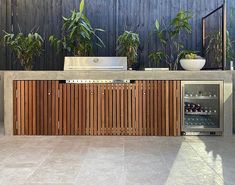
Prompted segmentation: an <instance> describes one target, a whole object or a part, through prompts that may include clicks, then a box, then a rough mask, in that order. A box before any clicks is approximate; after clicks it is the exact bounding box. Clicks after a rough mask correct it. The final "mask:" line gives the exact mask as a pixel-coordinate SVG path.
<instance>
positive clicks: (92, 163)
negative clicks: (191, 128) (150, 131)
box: [0, 136, 235, 185]
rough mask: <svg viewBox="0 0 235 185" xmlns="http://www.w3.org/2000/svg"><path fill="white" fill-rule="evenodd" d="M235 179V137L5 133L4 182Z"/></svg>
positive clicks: (129, 183)
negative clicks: (57, 135) (86, 135)
mask: <svg viewBox="0 0 235 185" xmlns="http://www.w3.org/2000/svg"><path fill="white" fill-rule="evenodd" d="M5 184H6V185H11V184H12V185H17V184H43V185H44V184H50V185H52V184H55V185H62V184H66V185H70V184H71V185H72V184H78V185H161V184H167V185H184V184H188V185H196V184H198V185H207V184H208V185H216V184H226V185H234V184H235V137H227V138H225V137H116V136H113V137H103V136H102V137H90V136H89V137H75V136H71V137H6V136H1V137H0V185H5Z"/></svg>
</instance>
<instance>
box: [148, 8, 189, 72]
mask: <svg viewBox="0 0 235 185" xmlns="http://www.w3.org/2000/svg"><path fill="white" fill-rule="evenodd" d="M191 18H192V13H191V12H188V11H180V12H178V13H177V15H176V17H175V18H174V19H172V20H171V22H170V24H169V25H165V24H163V25H162V26H161V25H160V22H159V21H158V20H156V22H155V30H154V32H153V33H154V34H155V35H156V36H157V39H158V40H159V41H160V43H161V50H158V51H153V52H151V53H150V54H149V58H150V59H151V60H153V61H156V62H160V61H162V60H164V61H165V62H166V63H167V64H168V66H169V68H170V70H177V67H178V63H179V57H180V53H181V52H182V51H183V49H184V46H183V44H182V43H181V40H182V37H183V33H185V32H186V33H190V32H191V31H192V28H191V25H190V23H189V21H190V19H191Z"/></svg>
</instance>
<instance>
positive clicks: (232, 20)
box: [0, 0, 235, 70]
mask: <svg viewBox="0 0 235 185" xmlns="http://www.w3.org/2000/svg"><path fill="white" fill-rule="evenodd" d="M222 2H223V0H86V8H85V12H86V14H87V16H88V18H89V19H90V20H91V22H92V25H93V27H99V28H103V29H105V30H106V32H105V33H104V34H102V35H101V38H102V39H103V40H104V42H105V44H106V47H105V48H101V49H100V48H95V54H96V55H98V56H114V55H115V47H116V39H117V36H118V35H119V34H121V33H122V32H123V31H124V30H132V31H135V32H137V33H139V34H140V39H141V47H140V52H139V63H138V65H139V67H144V66H146V67H148V66H152V64H151V63H150V61H149V60H148V53H149V52H151V51H152V50H154V49H155V48H157V47H158V44H159V43H157V42H156V40H154V39H153V38H149V32H150V31H151V30H152V29H153V27H154V22H155V19H156V18H158V19H161V18H162V17H164V18H165V19H164V20H166V21H169V20H170V19H171V18H173V17H174V16H175V15H176V13H177V12H178V11H179V10H192V11H193V13H194V17H193V19H192V20H191V24H192V27H193V31H192V34H191V35H188V38H187V39H185V41H184V42H185V45H186V47H187V48H188V49H194V50H198V51H200V50H201V18H202V17H203V16H205V15H206V14H207V13H209V12H210V11H212V10H213V9H215V8H217V7H218V6H220V5H221V4H222ZM227 7H228V29H229V31H230V34H231V35H232V38H233V39H235V16H234V12H235V1H234V0H228V3H227ZM78 8H79V0H0V30H1V32H0V36H2V35H3V32H2V30H6V31H8V32H9V31H13V32H18V31H19V27H20V28H21V30H22V31H23V32H25V33H26V32H30V31H31V30H32V28H39V30H38V32H39V33H40V34H41V35H42V36H43V37H44V39H45V44H44V52H43V54H42V55H41V56H40V57H39V58H37V59H36V60H35V67H34V69H35V70H61V69H62V68H63V57H62V56H61V55H60V54H57V53H56V52H55V51H54V50H53V48H51V46H50V44H49V42H48V37H49V36H50V35H51V34H54V35H57V36H60V29H61V26H62V20H61V17H62V16H67V15H69V14H70V11H71V10H73V9H78ZM4 69H11V70H16V69H21V67H20V66H19V64H17V63H16V62H15V60H14V58H12V56H11V53H10V51H9V50H8V49H7V48H4V47H3V45H1V46H0V70H4Z"/></svg>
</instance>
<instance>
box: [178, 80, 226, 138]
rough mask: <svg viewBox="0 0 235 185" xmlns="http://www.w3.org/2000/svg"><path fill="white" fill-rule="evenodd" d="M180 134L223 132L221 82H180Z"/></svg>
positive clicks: (214, 133) (216, 133) (217, 133)
mask: <svg viewBox="0 0 235 185" xmlns="http://www.w3.org/2000/svg"><path fill="white" fill-rule="evenodd" d="M181 86H182V91H181V92H182V106H181V107H182V110H181V112H182V134H203V135H212V134H213V135H220V134H222V132H223V81H182V83H181Z"/></svg>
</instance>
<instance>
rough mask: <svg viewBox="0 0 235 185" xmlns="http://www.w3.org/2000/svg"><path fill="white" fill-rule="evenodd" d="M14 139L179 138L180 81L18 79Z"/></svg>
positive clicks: (15, 94) (15, 97) (15, 99)
mask: <svg viewBox="0 0 235 185" xmlns="http://www.w3.org/2000/svg"><path fill="white" fill-rule="evenodd" d="M13 86H14V92H13V95H14V101H13V102H14V106H13V107H14V118H13V121H14V123H13V124H14V134H15V135H130V136H142V135H143V136H179V135H180V131H181V129H180V105H181V104H180V81H136V82H135V83H130V84H66V83H59V81H14V83H13Z"/></svg>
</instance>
